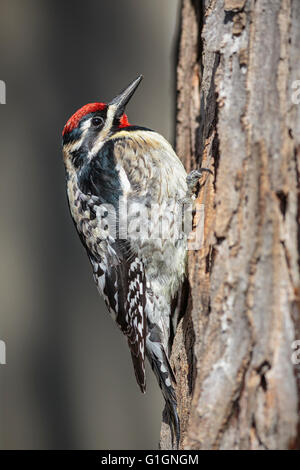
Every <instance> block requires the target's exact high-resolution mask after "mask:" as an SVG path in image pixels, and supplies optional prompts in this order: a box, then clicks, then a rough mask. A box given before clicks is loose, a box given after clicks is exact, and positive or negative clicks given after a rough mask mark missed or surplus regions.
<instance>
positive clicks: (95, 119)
mask: <svg viewBox="0 0 300 470" xmlns="http://www.w3.org/2000/svg"><path fill="white" fill-rule="evenodd" d="M103 122H104V121H103V119H102V117H99V116H95V117H93V119H92V125H93V126H94V127H99V126H101V125H102V124H103Z"/></svg>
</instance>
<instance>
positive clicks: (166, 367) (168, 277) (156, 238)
mask: <svg viewBox="0 0 300 470" xmlns="http://www.w3.org/2000/svg"><path fill="white" fill-rule="evenodd" d="M141 79H142V77H141V76H139V77H138V78H137V79H136V80H134V81H133V82H132V83H131V84H130V85H129V86H128V87H127V88H126V89H125V90H124V91H123V92H122V93H121V94H119V95H118V96H117V97H116V98H114V99H113V100H112V101H111V102H110V103H108V104H105V103H90V104H87V105H85V106H83V107H82V108H81V109H79V110H78V111H77V112H76V113H75V114H74V115H73V116H72V117H71V118H70V119H69V120H68V122H67V123H66V125H65V127H64V130H63V158H64V164H65V169H66V184H67V194H68V200H69V207H70V212H71V215H72V218H73V221H74V223H75V227H76V229H77V232H78V234H79V237H80V239H81V241H82V243H83V245H84V247H85V249H86V251H87V254H88V257H89V259H90V262H91V264H92V268H93V273H94V278H95V281H96V284H97V286H98V289H99V291H100V293H101V294H102V295H103V297H104V299H105V302H106V304H107V306H108V309H109V311H110V313H111V315H112V317H113V319H114V320H115V321H116V323H117V324H118V326H119V327H120V328H121V330H122V332H123V333H124V334H125V335H126V336H127V339H128V344H129V347H130V350H131V356H132V360H133V365H134V370H135V375H136V379H137V382H138V384H139V386H140V388H141V391H142V392H145V387H146V381H145V356H147V358H148V360H149V361H150V364H151V366H152V369H153V371H154V372H155V375H156V377H157V379H158V382H159V385H160V387H161V390H162V393H163V395H164V398H165V400H166V403H167V405H168V409H169V411H170V416H171V419H172V421H171V423H172V425H173V426H172V427H173V429H174V430H175V435H176V439H177V444H178V441H179V436H180V426H179V418H178V414H177V402H176V394H175V390H174V384H175V377H174V374H173V371H172V369H171V366H170V363H169V359H168V356H169V346H170V344H169V338H170V327H171V326H170V318H171V317H172V314H173V311H174V305H175V303H176V298H177V296H178V292H179V289H180V288H181V285H182V282H183V280H184V277H185V272H186V255H187V252H186V250H187V236H186V234H185V233H184V230H183V229H182V213H181V210H180V207H179V210H178V206H180V205H182V201H184V199H185V198H186V195H187V194H188V186H189V184H188V183H190V185H191V184H193V178H191V179H190V180H188V181H187V175H186V172H185V169H184V167H183V165H182V163H181V162H180V160H179V158H178V157H177V155H176V154H175V152H174V151H173V149H172V147H171V146H170V144H169V143H168V142H167V141H166V140H165V139H164V138H163V137H162V136H161V135H159V134H158V133H156V132H154V131H152V130H150V129H147V128H144V127H139V126H132V125H130V124H129V122H128V119H127V116H126V114H125V113H124V111H125V106H126V104H127V103H128V101H129V99H130V98H131V96H132V95H133V93H134V91H135V90H136V88H137V86H138V85H139V83H140V81H141ZM196 177H197V175H196ZM198 177H199V175H198ZM191 181H192V183H191ZM163 231H164V232H165V233H162V232H163Z"/></svg>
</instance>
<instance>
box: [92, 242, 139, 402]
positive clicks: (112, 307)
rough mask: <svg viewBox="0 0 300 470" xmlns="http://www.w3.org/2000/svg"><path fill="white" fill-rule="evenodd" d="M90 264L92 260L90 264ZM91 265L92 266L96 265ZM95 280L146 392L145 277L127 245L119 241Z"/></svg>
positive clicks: (99, 267)
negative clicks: (126, 341) (121, 334)
mask: <svg viewBox="0 0 300 470" xmlns="http://www.w3.org/2000/svg"><path fill="white" fill-rule="evenodd" d="M91 261H92V260H91ZM92 264H93V265H95V263H93V261H92ZM97 266H98V271H97V272H95V270H94V276H95V280H96V282H97V284H98V285H101V290H102V292H103V296H104V299H105V302H106V304H107V306H108V309H109V311H110V313H111V315H112V316H113V317H114V319H115V321H116V323H117V324H118V326H119V327H120V329H121V330H122V332H123V333H124V334H125V335H126V337H127V340H128V345H129V347H130V351H131V356H132V361H133V365H134V370H135V375H136V379H137V382H138V384H139V386H140V389H141V391H142V392H143V393H144V392H145V390H146V376H145V341H146V332H147V329H146V316H145V304H146V297H145V287H146V286H145V274H144V266H143V263H142V262H141V261H140V260H139V258H137V257H135V256H132V254H131V253H130V251H129V249H128V242H126V241H125V240H118V241H117V242H115V243H114V244H113V245H112V247H111V250H110V254H109V256H108V259H107V263H106V269H105V270H103V269H101V263H100V264H99V263H97Z"/></svg>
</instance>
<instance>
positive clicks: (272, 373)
mask: <svg viewBox="0 0 300 470" xmlns="http://www.w3.org/2000/svg"><path fill="white" fill-rule="evenodd" d="M299 44H300V3H299V1H298V0H274V1H272V2H269V1H267V0H256V1H254V0H210V1H209V0H203V1H201V0H183V3H182V18H181V37H180V44H179V55H178V70H177V89H178V101H177V105H178V108H177V142H176V147H177V153H178V155H179V156H180V157H181V158H182V160H183V162H184V164H185V166H186V169H187V171H190V170H191V169H194V168H199V167H200V166H203V167H206V168H210V169H211V170H212V171H213V173H214V176H213V177H212V176H205V177H204V179H205V183H204V184H203V185H202V187H201V189H200V191H199V194H198V202H199V203H201V204H204V208H205V212H204V243H203V246H202V247H201V249H199V250H197V251H190V252H189V283H190V300H189V307H188V309H187V312H186V314H185V316H184V318H183V319H182V320H181V322H180V324H179V327H178V330H177V333H176V336H175V340H174V344H173V350H172V357H171V362H172V365H173V367H174V370H175V372H176V377H177V379H178V386H177V396H178V409H179V415H180V418H181V425H182V439H181V448H183V449H288V448H299V447H300V439H299V435H300V429H299V390H300V387H299V385H300V384H299V377H300V373H299V369H298V370H297V366H295V365H294V364H293V362H292V360H291V355H292V353H293V350H292V343H293V341H294V340H295V339H300V313H299V306H300V300H299V296H300V282H299V266H300V263H299V260H300V242H299V240H300V237H299V233H300V230H299V223H300V196H299V194H300V185H299V168H300V104H296V103H295V102H293V101H295V96H294V99H293V93H294V91H293V90H294V88H293V87H294V84H295V81H296V80H300V48H299ZM299 95H300V93H299ZM299 101H300V100H299ZM298 367H299V366H298ZM160 445H161V448H162V449H170V448H172V442H171V436H170V431H169V427H168V426H167V425H166V424H164V423H163V426H162V432H161V443H160Z"/></svg>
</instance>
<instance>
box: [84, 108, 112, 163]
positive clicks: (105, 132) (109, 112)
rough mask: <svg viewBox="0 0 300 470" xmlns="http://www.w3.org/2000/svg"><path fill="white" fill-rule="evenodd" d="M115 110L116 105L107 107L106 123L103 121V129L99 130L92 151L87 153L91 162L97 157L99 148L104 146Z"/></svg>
mask: <svg viewBox="0 0 300 470" xmlns="http://www.w3.org/2000/svg"><path fill="white" fill-rule="evenodd" d="M116 110H117V106H116V105H110V106H109V107H108V110H107V115H106V121H105V125H104V127H103V129H102V130H101V132H100V134H99V136H98V138H97V140H96V142H95V144H94V146H93V148H92V150H90V152H89V153H88V158H89V159H90V160H91V159H92V158H93V157H94V156H95V155H97V153H98V152H99V150H100V149H101V147H102V146H103V144H104V141H105V138H106V137H107V136H108V134H109V132H110V130H111V127H112V125H113V121H114V117H115V113H116Z"/></svg>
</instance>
